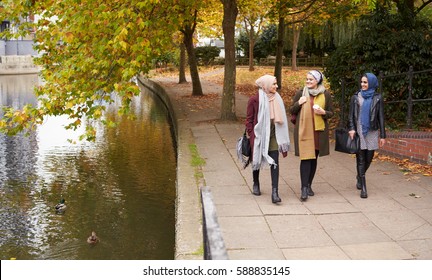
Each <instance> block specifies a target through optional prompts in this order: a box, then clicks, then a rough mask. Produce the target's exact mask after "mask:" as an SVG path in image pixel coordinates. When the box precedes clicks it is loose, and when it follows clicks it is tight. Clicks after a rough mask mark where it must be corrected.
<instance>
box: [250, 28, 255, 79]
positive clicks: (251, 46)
mask: <svg viewBox="0 0 432 280" xmlns="http://www.w3.org/2000/svg"><path fill="white" fill-rule="evenodd" d="M254 47H255V32H254V29H253V26H250V32H249V71H254V70H255V68H254Z"/></svg>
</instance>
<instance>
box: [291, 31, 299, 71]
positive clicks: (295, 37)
mask: <svg viewBox="0 0 432 280" xmlns="http://www.w3.org/2000/svg"><path fill="white" fill-rule="evenodd" d="M299 37H300V28H298V27H297V26H296V25H295V24H293V44H292V54H291V58H292V66H291V70H293V71H297V70H298V67H297V47H298V41H299Z"/></svg>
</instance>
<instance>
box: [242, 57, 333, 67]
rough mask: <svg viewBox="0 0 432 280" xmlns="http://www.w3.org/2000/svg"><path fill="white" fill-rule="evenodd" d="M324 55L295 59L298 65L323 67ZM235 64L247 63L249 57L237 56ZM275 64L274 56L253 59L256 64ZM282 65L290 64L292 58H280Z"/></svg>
mask: <svg viewBox="0 0 432 280" xmlns="http://www.w3.org/2000/svg"><path fill="white" fill-rule="evenodd" d="M325 60H326V57H300V58H297V59H296V62H297V66H298V67H317V66H319V67H324V63H325ZM236 64H237V65H249V58H247V57H245V58H237V59H236ZM275 64H276V58H274V57H273V58H260V59H255V60H254V65H256V66H274V65H275ZM282 64H283V65H284V66H291V65H292V58H284V59H283V60H282Z"/></svg>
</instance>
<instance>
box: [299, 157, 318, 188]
mask: <svg viewBox="0 0 432 280" xmlns="http://www.w3.org/2000/svg"><path fill="white" fill-rule="evenodd" d="M318 155H319V151H318V150H315V158H314V159H305V160H301V161H300V180H301V185H302V187H307V186H309V185H312V181H313V178H314V177H315V172H316V169H317V165H318Z"/></svg>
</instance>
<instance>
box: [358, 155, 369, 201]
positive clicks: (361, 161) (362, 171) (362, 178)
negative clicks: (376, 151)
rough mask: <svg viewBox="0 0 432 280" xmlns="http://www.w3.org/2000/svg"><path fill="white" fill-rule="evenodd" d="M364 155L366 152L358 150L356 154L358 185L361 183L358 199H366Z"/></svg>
mask: <svg viewBox="0 0 432 280" xmlns="http://www.w3.org/2000/svg"><path fill="white" fill-rule="evenodd" d="M366 155H367V150H360V151H359V152H358V156H359V167H358V170H359V172H360V173H359V176H360V183H361V191H360V197H361V198H367V197H368V195H367V189H366Z"/></svg>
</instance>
